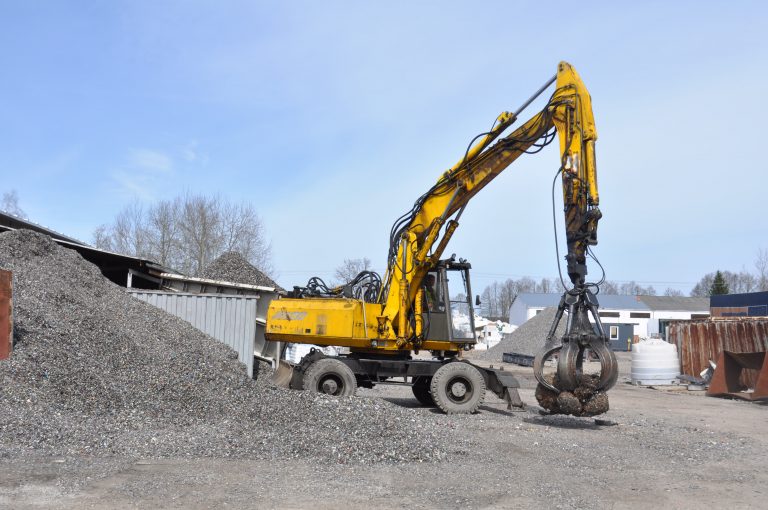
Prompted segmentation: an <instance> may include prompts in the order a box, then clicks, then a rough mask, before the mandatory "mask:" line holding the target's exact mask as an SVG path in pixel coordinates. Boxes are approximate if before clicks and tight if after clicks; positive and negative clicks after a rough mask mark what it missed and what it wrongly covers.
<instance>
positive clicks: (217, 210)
mask: <svg viewBox="0 0 768 510" xmlns="http://www.w3.org/2000/svg"><path fill="white" fill-rule="evenodd" d="M93 244H94V245H95V246H96V247H97V248H100V249H104V250H109V251H114V252H117V253H124V254H127V255H133V256H136V257H141V258H146V259H150V260H153V261H155V262H158V263H160V264H162V265H164V266H166V267H171V268H173V269H176V270H177V271H180V272H182V273H184V274H187V275H192V276H199V275H200V274H201V273H202V272H203V270H204V269H205V267H206V266H207V265H208V264H209V263H210V262H211V261H212V260H214V259H216V258H217V257H218V256H220V255H221V254H222V253H225V252H230V251H234V252H238V253H240V254H241V255H242V256H243V257H245V258H246V259H247V260H248V261H249V262H250V263H251V264H253V265H254V266H255V267H256V268H257V269H259V270H260V271H262V272H263V273H265V274H267V275H270V274H272V273H273V272H274V270H273V265H272V253H271V251H272V250H271V245H270V243H269V242H268V241H267V239H266V235H265V232H264V225H263V223H262V221H261V218H260V217H259V216H258V214H257V213H256V210H255V209H254V208H253V206H252V205H251V204H249V203H245V202H243V203H234V202H230V201H228V200H225V199H223V198H221V197H219V196H213V197H209V196H204V195H192V194H185V195H182V196H178V197H176V198H174V199H171V200H160V201H159V202H156V203H154V204H152V205H150V206H143V205H142V204H140V203H138V202H134V203H133V204H130V205H128V206H126V207H125V208H123V209H122V210H121V211H120V212H119V213H118V214H117V215H116V216H115V219H114V220H113V221H112V222H111V223H105V224H103V225H100V226H99V227H97V228H96V230H95V231H94V233H93Z"/></svg>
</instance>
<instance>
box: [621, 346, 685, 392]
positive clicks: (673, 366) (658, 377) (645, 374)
mask: <svg viewBox="0 0 768 510" xmlns="http://www.w3.org/2000/svg"><path fill="white" fill-rule="evenodd" d="M678 375H680V360H679V359H678V357H677V346H676V345H674V344H670V343H668V342H665V341H664V340H658V339H653V340H644V341H642V342H640V343H636V344H633V345H632V369H631V378H632V384H642V385H657V386H660V385H669V384H677V383H678V380H677V376H678Z"/></svg>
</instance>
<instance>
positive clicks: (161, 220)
mask: <svg viewBox="0 0 768 510" xmlns="http://www.w3.org/2000/svg"><path fill="white" fill-rule="evenodd" d="M181 207H182V204H181V200H180V199H179V198H176V199H174V200H162V201H160V202H158V203H157V204H155V205H154V206H153V207H152V208H151V209H150V210H149V212H148V213H147V242H148V244H149V252H150V258H152V259H153V260H155V261H157V262H159V263H160V264H162V265H164V266H169V265H174V264H175V263H176V261H177V260H178V259H179V256H180V253H179V252H180V248H181V246H180V239H179V231H180V227H179V218H180V215H181Z"/></svg>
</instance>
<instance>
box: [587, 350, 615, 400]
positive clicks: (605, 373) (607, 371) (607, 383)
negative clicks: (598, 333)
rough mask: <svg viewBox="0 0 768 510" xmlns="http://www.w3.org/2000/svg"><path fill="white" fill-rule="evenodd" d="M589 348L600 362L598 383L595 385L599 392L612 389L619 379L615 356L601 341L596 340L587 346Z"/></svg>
mask: <svg viewBox="0 0 768 510" xmlns="http://www.w3.org/2000/svg"><path fill="white" fill-rule="evenodd" d="M589 348H590V349H591V350H592V352H594V353H595V355H597V359H599V360H600V382H598V383H597V389H598V390H599V391H608V390H609V389H611V388H613V386H614V385H615V384H616V381H617V380H618V379H619V362H618V361H616V355H615V354H613V351H612V350H610V349H609V348H608V346H607V345H606V343H605V341H604V340H603V339H600V338H598V339H596V340H594V341H592V342H590V344H589Z"/></svg>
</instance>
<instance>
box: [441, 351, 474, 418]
mask: <svg viewBox="0 0 768 510" xmlns="http://www.w3.org/2000/svg"><path fill="white" fill-rule="evenodd" d="M457 379H458V380H459V381H460V382H463V383H464V385H465V386H466V388H467V393H466V394H465V395H464V396H463V397H460V398H457V397H454V396H452V394H451V391H450V386H452V385H453V383H454V382H456V380H457ZM430 393H431V394H432V398H433V399H434V400H435V404H436V405H437V407H439V408H440V409H442V410H443V412H444V413H445V414H472V413H474V412H475V411H477V409H478V408H479V407H480V404H482V403H483V399H484V398H485V378H484V377H483V374H481V373H480V371H479V370H478V369H476V368H475V367H473V366H472V365H470V364H469V363H462V362H459V361H452V362H451V363H446V364H445V365H443V366H442V367H440V368H439V369H438V370H437V372H435V375H434V376H433V377H432V383H431V384H430Z"/></svg>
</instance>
